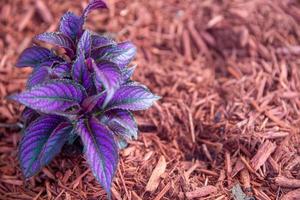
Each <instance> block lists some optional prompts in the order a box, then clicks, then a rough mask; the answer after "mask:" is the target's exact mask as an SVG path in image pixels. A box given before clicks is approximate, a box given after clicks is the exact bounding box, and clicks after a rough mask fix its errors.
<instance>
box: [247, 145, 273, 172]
mask: <svg viewBox="0 0 300 200" xmlns="http://www.w3.org/2000/svg"><path fill="white" fill-rule="evenodd" d="M275 149H276V144H274V143H272V142H270V141H269V140H266V141H265V142H264V143H263V144H262V145H261V146H260V147H259V149H258V151H257V153H256V154H255V156H254V157H253V158H252V159H251V165H252V167H253V169H254V170H255V171H256V170H258V169H259V168H260V167H261V166H262V165H263V164H264V163H265V162H266V161H267V159H268V158H269V156H270V155H271V154H272V153H273V152H274V151H275Z"/></svg>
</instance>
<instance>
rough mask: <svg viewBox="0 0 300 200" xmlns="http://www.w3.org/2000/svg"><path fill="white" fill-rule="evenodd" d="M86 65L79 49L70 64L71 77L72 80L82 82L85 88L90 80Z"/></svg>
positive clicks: (82, 53) (89, 83)
mask: <svg viewBox="0 0 300 200" xmlns="http://www.w3.org/2000/svg"><path fill="white" fill-rule="evenodd" d="M89 74H90V73H89V71H88V67H87V65H86V63H85V57H84V52H83V51H80V53H79V54H78V56H77V59H76V60H75V62H74V64H73V66H72V77H73V80H75V81H77V82H79V83H80V84H82V85H83V86H84V87H85V88H86V89H88V88H89V87H90V85H91V80H90V79H89V76H90V75H89Z"/></svg>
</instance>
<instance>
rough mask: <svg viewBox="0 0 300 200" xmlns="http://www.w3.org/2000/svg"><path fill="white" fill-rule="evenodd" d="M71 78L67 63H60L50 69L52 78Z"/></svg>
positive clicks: (69, 67)
mask: <svg viewBox="0 0 300 200" xmlns="http://www.w3.org/2000/svg"><path fill="white" fill-rule="evenodd" d="M70 76H71V66H70V64H69V63H60V64H57V65H55V66H53V67H52V69H51V77H52V78H69V77H70Z"/></svg>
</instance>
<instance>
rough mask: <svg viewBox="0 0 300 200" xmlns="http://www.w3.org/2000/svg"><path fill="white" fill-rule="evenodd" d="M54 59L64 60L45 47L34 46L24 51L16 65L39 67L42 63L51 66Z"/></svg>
mask: <svg viewBox="0 0 300 200" xmlns="http://www.w3.org/2000/svg"><path fill="white" fill-rule="evenodd" d="M54 61H63V59H62V58H60V57H58V56H56V55H55V54H54V53H53V52H51V51H50V50H48V49H46V48H44V47H39V46H33V47H29V48H27V49H25V50H24V51H23V52H22V54H21V55H20V57H19V59H18V62H17V64H16V66H17V67H38V66H41V65H42V64H43V65H44V66H46V65H48V66H50V65H51V64H52V63H53V62H54Z"/></svg>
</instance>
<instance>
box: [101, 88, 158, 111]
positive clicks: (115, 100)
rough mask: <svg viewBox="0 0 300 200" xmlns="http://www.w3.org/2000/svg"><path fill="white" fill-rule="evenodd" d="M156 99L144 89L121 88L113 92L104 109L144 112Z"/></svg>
mask: <svg viewBox="0 0 300 200" xmlns="http://www.w3.org/2000/svg"><path fill="white" fill-rule="evenodd" d="M158 99H159V97H158V96H156V95H154V94H152V93H151V92H150V91H149V90H148V89H147V88H145V87H141V86H122V87H121V88H119V89H118V90H117V91H116V92H115V94H114V96H113V97H112V99H111V100H110V102H109V103H108V105H107V108H106V109H125V110H144V109H147V108H149V107H150V106H152V105H153V103H154V102H155V101H156V100H158Z"/></svg>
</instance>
